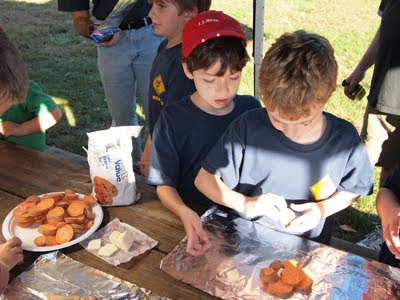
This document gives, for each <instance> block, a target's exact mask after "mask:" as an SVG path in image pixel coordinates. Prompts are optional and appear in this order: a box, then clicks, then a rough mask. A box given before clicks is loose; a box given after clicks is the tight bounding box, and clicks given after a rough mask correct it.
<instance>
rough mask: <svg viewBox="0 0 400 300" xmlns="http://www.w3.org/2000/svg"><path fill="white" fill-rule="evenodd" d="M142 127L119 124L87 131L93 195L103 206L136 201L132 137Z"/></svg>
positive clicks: (137, 133) (136, 134)
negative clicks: (105, 128) (104, 128)
mask: <svg viewBox="0 0 400 300" xmlns="http://www.w3.org/2000/svg"><path fill="white" fill-rule="evenodd" d="M141 128H142V127H141V126H118V127H111V128H109V129H107V130H100V131H94V132H89V133H87V135H88V137H89V141H88V150H87V159H88V163H89V168H90V179H91V180H92V183H93V192H92V194H93V195H94V196H95V197H96V198H97V201H98V202H99V203H100V204H101V205H103V206H120V205H130V204H132V203H134V202H135V201H136V181H135V173H134V172H133V168H132V156H131V153H132V137H138V136H139V133H140V130H141Z"/></svg>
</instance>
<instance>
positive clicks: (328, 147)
mask: <svg viewBox="0 0 400 300" xmlns="http://www.w3.org/2000/svg"><path fill="white" fill-rule="evenodd" d="M324 115H325V117H326V119H327V127H326V130H325V132H324V134H323V135H322V137H321V138H320V139H319V140H318V141H317V142H315V143H313V144H309V145H303V144H297V143H295V142H293V141H291V140H290V139H288V138H287V137H286V136H285V135H284V134H283V133H282V132H281V131H279V130H277V129H275V127H274V126H273V125H272V124H271V122H270V120H269V117H268V114H267V111H266V110H265V109H257V110H253V111H250V112H248V113H245V114H243V115H241V116H240V117H239V118H237V119H236V120H235V121H234V122H232V124H231V125H230V126H229V127H228V129H227V130H226V131H225V133H224V134H223V135H222V137H221V139H220V140H219V141H218V143H217V144H216V145H215V147H214V148H213V149H212V150H211V151H210V152H209V154H208V156H207V157H206V159H205V160H204V162H203V163H202V167H203V168H204V169H205V170H207V171H208V172H209V173H212V174H216V175H217V176H220V177H221V178H222V180H223V181H224V183H225V184H226V185H227V186H228V187H229V188H231V189H233V190H235V191H237V192H239V193H242V194H244V195H246V196H250V197H253V196H258V195H261V194H265V193H273V194H276V195H280V196H282V197H284V198H285V199H286V200H287V202H288V203H292V202H297V203H302V202H310V201H318V200H324V199H327V198H329V197H330V196H332V195H333V194H334V193H335V192H338V191H347V192H350V193H354V194H357V195H368V194H370V193H371V192H372V186H373V176H372V168H371V164H370V162H369V158H368V155H367V153H366V151H365V149H364V146H363V144H362V142H361V140H360V137H359V135H358V133H357V130H356V129H355V128H354V126H353V125H352V124H351V123H349V122H347V121H345V120H342V119H339V118H337V117H335V116H333V115H331V114H329V113H326V112H324ZM324 224H325V221H324V220H323V221H322V222H320V224H318V225H317V227H315V228H314V229H313V230H311V231H309V232H306V233H304V234H303V236H305V237H310V238H316V237H319V235H320V234H321V232H322V229H323V227H324ZM324 232H327V234H328V235H329V236H328V237H324V238H323V239H321V241H324V242H329V240H330V234H329V230H328V231H326V230H325V229H324ZM326 238H328V239H326Z"/></svg>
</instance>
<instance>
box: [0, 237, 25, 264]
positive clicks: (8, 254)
mask: <svg viewBox="0 0 400 300" xmlns="http://www.w3.org/2000/svg"><path fill="white" fill-rule="evenodd" d="M23 260H24V256H23V254H22V242H21V240H20V239H19V238H17V237H13V238H12V239H10V240H8V241H7V242H5V243H4V244H1V245H0V263H2V264H4V266H5V267H6V268H7V270H8V271H10V270H11V269H12V268H13V267H14V266H15V265H16V264H18V263H21V262H22V261H23Z"/></svg>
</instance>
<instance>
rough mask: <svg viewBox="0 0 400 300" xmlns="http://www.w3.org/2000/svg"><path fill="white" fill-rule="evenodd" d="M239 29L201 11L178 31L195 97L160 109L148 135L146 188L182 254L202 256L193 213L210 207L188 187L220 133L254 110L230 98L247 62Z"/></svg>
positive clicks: (253, 103) (204, 240) (250, 100)
mask: <svg viewBox="0 0 400 300" xmlns="http://www.w3.org/2000/svg"><path fill="white" fill-rule="evenodd" d="M245 45H246V36H245V34H244V32H243V29H242V28H241V26H240V24H239V23H238V22H237V21H236V20H235V19H233V18H231V17H229V16H227V15H225V14H224V13H222V12H219V11H206V12H203V13H200V14H198V15H197V16H195V17H194V18H192V19H191V20H189V21H188V22H187V24H186V25H185V28H184V30H183V40H182V56H183V58H182V61H183V69H184V71H185V74H186V76H188V78H190V79H192V80H193V81H194V83H195V85H196V92H194V93H193V94H192V95H190V96H187V97H185V98H183V99H182V100H181V101H179V102H177V103H173V104H169V105H168V106H166V107H165V108H164V109H163V110H162V112H161V114H160V117H159V119H158V121H157V123H156V126H155V128H154V132H153V147H152V150H151V160H150V172H149V177H148V183H149V184H152V185H156V186H157V195H158V197H159V198H160V200H161V202H162V203H163V204H164V205H165V206H166V207H167V208H168V209H170V210H171V211H172V212H174V213H175V214H176V215H178V216H179V217H180V218H181V220H182V222H183V225H184V227H185V230H186V234H187V237H188V243H187V252H188V253H190V254H192V255H201V254H203V253H204V252H205V251H206V250H207V248H208V246H209V242H208V237H207V234H206V232H205V231H204V230H203V228H202V224H201V220H200V217H199V216H198V214H197V213H196V212H195V211H194V209H196V208H198V204H200V205H203V206H210V204H212V202H211V201H210V200H208V199H207V198H205V197H204V196H203V195H202V194H201V193H200V192H199V191H198V190H197V189H196V188H195V186H194V178H195V176H196V175H197V173H198V171H199V169H200V163H201V161H202V160H203V159H204V158H205V156H206V154H207V153H208V151H209V150H210V149H211V147H212V146H213V145H214V144H215V143H216V141H217V140H218V138H219V137H220V136H221V135H222V133H223V132H224V130H225V129H226V127H227V126H228V125H229V124H230V123H231V122H232V121H233V120H234V119H236V118H237V117H238V116H239V115H241V114H242V113H243V112H245V111H248V110H251V109H256V108H260V107H261V105H260V103H259V102H258V100H257V99H255V98H254V97H251V96H238V95H236V93H237V90H238V88H239V83H240V78H241V72H242V69H243V67H244V66H245V64H246V63H247V61H248V59H249V57H248V54H247V52H246V46H245Z"/></svg>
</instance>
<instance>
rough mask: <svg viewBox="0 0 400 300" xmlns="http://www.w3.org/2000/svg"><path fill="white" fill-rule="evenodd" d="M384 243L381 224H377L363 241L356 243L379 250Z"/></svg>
mask: <svg viewBox="0 0 400 300" xmlns="http://www.w3.org/2000/svg"><path fill="white" fill-rule="evenodd" d="M382 243H383V235H382V227H381V225H377V226H376V227H375V230H374V231H372V232H371V233H369V234H368V235H367V236H366V237H365V238H364V239H363V240H362V241H359V242H358V243H356V245H358V246H362V247H365V248H369V249H372V250H376V251H379V250H380V249H381V244H382Z"/></svg>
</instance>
